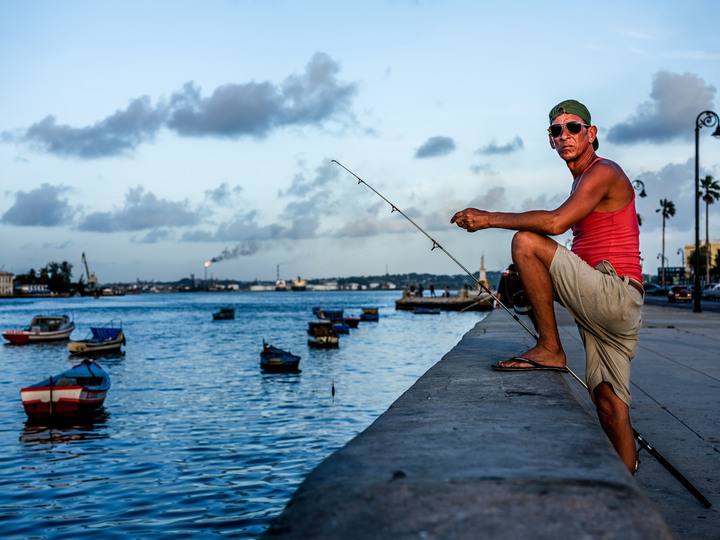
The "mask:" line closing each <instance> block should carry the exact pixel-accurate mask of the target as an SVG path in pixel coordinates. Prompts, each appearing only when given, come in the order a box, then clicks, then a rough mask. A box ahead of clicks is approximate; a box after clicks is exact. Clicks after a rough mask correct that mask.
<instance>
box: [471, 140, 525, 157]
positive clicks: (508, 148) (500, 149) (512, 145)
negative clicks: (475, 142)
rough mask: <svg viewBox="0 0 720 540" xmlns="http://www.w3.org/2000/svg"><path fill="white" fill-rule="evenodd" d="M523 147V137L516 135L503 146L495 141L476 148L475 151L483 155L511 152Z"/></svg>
mask: <svg viewBox="0 0 720 540" xmlns="http://www.w3.org/2000/svg"><path fill="white" fill-rule="evenodd" d="M522 149H523V142H522V139H521V138H520V137H515V138H514V139H513V140H512V141H510V142H509V143H507V144H505V145H502V146H498V145H497V143H496V142H495V141H493V142H491V143H490V144H488V145H486V146H483V147H481V148H478V149H477V150H475V153H476V154H481V155H496V154H511V153H512V152H516V151H518V150H522Z"/></svg>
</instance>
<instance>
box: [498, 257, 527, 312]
mask: <svg viewBox="0 0 720 540" xmlns="http://www.w3.org/2000/svg"><path fill="white" fill-rule="evenodd" d="M521 290H522V285H520V276H518V271H517V266H515V263H510V265H509V266H508V268H507V272H503V274H502V276H500V283H498V288H497V295H496V296H497V299H498V300H500V301H501V302H502V303H503V304H505V306H506V307H509V308H512V307H513V296H514V295H515V294H516V293H518V292H520V291H521Z"/></svg>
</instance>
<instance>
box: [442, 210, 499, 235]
mask: <svg viewBox="0 0 720 540" xmlns="http://www.w3.org/2000/svg"><path fill="white" fill-rule="evenodd" d="M489 216H490V212H486V211H484V210H478V209H477V208H466V209H465V210H460V211H459V212H457V213H456V214H455V215H454V216H453V217H452V219H451V220H450V223H455V224H456V225H457V226H458V227H460V228H461V229H465V230H466V231H467V232H475V231H481V230H483V229H488V228H490V224H489Z"/></svg>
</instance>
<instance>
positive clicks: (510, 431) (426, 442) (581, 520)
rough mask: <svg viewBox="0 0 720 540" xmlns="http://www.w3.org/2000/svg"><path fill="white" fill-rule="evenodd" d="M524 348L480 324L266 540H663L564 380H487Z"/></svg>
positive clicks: (510, 333) (328, 463) (306, 489)
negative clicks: (496, 367) (493, 366)
mask: <svg viewBox="0 0 720 540" xmlns="http://www.w3.org/2000/svg"><path fill="white" fill-rule="evenodd" d="M533 342H534V340H533V338H532V337H531V336H530V335H529V334H527V333H526V332H525V331H524V330H522V328H521V327H519V325H517V323H515V322H514V321H512V320H510V319H509V317H508V316H506V315H504V314H503V313H501V312H492V313H491V314H490V315H489V316H488V318H487V319H485V320H484V321H482V322H481V323H479V324H478V325H477V326H476V327H475V328H474V329H473V330H471V331H470V332H468V334H466V335H465V336H464V337H463V339H462V340H461V341H460V343H458V345H457V346H456V347H455V348H453V350H452V351H450V352H449V353H448V354H446V355H445V356H444V357H443V359H442V360H441V361H440V362H438V363H437V364H436V365H435V366H433V367H432V368H431V369H430V370H428V372H427V373H426V374H425V375H423V376H422V377H421V378H420V379H419V380H418V381H417V382H416V383H415V384H414V385H413V386H412V387H411V388H410V389H409V390H408V391H407V392H406V393H405V394H403V395H402V396H401V397H400V398H399V399H398V400H397V401H396V402H395V403H394V404H393V405H392V406H391V407H390V408H389V409H388V411H387V412H385V413H384V414H383V415H381V416H380V417H379V418H378V419H377V420H376V421H375V422H374V423H373V424H372V425H371V426H370V427H368V428H367V429H366V430H365V431H363V432H362V433H361V434H360V435H358V436H357V437H356V438H354V439H353V440H352V441H350V443H348V444H347V445H346V446H345V447H343V448H342V449H340V450H339V451H337V452H335V453H334V454H332V455H331V456H330V457H328V458H327V459H326V460H325V461H324V462H323V463H321V464H320V465H319V466H318V467H317V468H316V469H315V470H314V471H313V472H312V473H311V474H310V475H309V476H308V478H307V479H306V480H305V481H304V482H303V483H302V485H301V486H300V488H299V489H298V490H297V492H296V493H295V495H294V496H293V498H292V500H291V501H290V503H289V504H288V506H287V507H286V509H285V510H284V511H283V513H282V514H281V515H280V516H279V517H278V518H277V519H276V520H275V522H273V524H272V525H271V526H270V528H269V529H268V531H267V532H266V534H265V536H264V538H267V539H269V538H281V539H333V540H337V539H343V540H355V539H357V540H369V539H385V538H388V539H393V540H402V539H411V538H412V539H417V538H428V539H441V538H442V539H446V538H454V539H477V538H503V539H508V538H536V539H545V538H547V539H557V538H560V537H567V538H623V539H633V538H637V539H641V538H642V539H644V538H654V539H664V538H671V534H670V532H669V530H668V528H667V525H666V524H665V522H664V520H663V518H662V516H661V515H660V513H659V512H658V510H657V508H656V507H655V506H654V504H653V503H652V502H651V501H650V499H648V497H647V496H646V495H645V493H644V492H643V491H642V489H641V488H640V487H639V486H638V484H637V483H636V482H635V480H634V479H633V478H632V477H631V476H630V475H629V474H628V472H627V471H626V469H625V467H624V466H623V464H622V462H621V461H620V460H619V458H618V457H617V455H616V454H615V451H614V450H613V448H612V446H611V445H610V443H609V441H608V440H607V438H606V437H605V436H604V434H603V433H602V431H601V430H600V428H599V426H598V423H597V420H596V419H595V418H594V417H593V416H592V414H591V413H590V412H588V410H587V406H586V405H583V404H581V402H580V400H579V399H578V396H579V394H578V392H577V388H575V387H574V386H578V385H577V383H576V382H575V381H573V380H571V378H570V377H571V376H569V375H562V374H558V373H553V372H534V373H496V372H493V371H492V370H491V369H490V364H491V363H494V362H497V361H498V360H503V359H506V358H508V357H510V356H513V355H515V354H518V353H520V352H522V351H523V350H524V349H525V348H527V347H529V346H531V345H532V343H533Z"/></svg>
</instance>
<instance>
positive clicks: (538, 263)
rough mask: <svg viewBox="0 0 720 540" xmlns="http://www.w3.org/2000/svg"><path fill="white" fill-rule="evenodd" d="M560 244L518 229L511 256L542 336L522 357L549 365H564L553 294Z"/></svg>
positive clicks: (514, 363) (511, 362)
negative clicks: (553, 271)
mask: <svg viewBox="0 0 720 540" xmlns="http://www.w3.org/2000/svg"><path fill="white" fill-rule="evenodd" d="M557 246H558V244H557V242H555V241H554V240H552V239H550V238H548V237H547V236H542V235H540V234H537V233H533V232H528V231H519V232H517V233H516V234H515V236H514V237H513V241H512V258H513V262H514V263H515V264H516V265H517V267H518V273H519V274H520V280H521V281H522V284H523V287H524V288H525V292H527V295H528V298H529V299H530V305H531V306H532V309H533V312H534V314H535V317H536V320H537V326H536V328H537V331H538V334H539V336H540V338H539V339H538V342H537V345H536V346H535V347H533V348H532V349H530V350H528V351H526V352H525V353H523V354H521V355H519V356H522V357H523V358H527V359H528V360H533V361H535V362H538V363H540V364H543V365H547V366H558V367H565V365H566V359H565V352H564V351H563V348H562V344H561V343H560V334H559V333H558V328H557V322H556V321H555V306H554V305H553V302H554V293H553V285H552V279H551V277H550V264H551V263H552V260H553V257H554V256H555V251H556V249H557ZM499 364H500V365H502V366H506V367H528V368H529V367H531V365H530V364H527V363H523V362H521V361H519V360H507V361H505V362H499Z"/></svg>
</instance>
